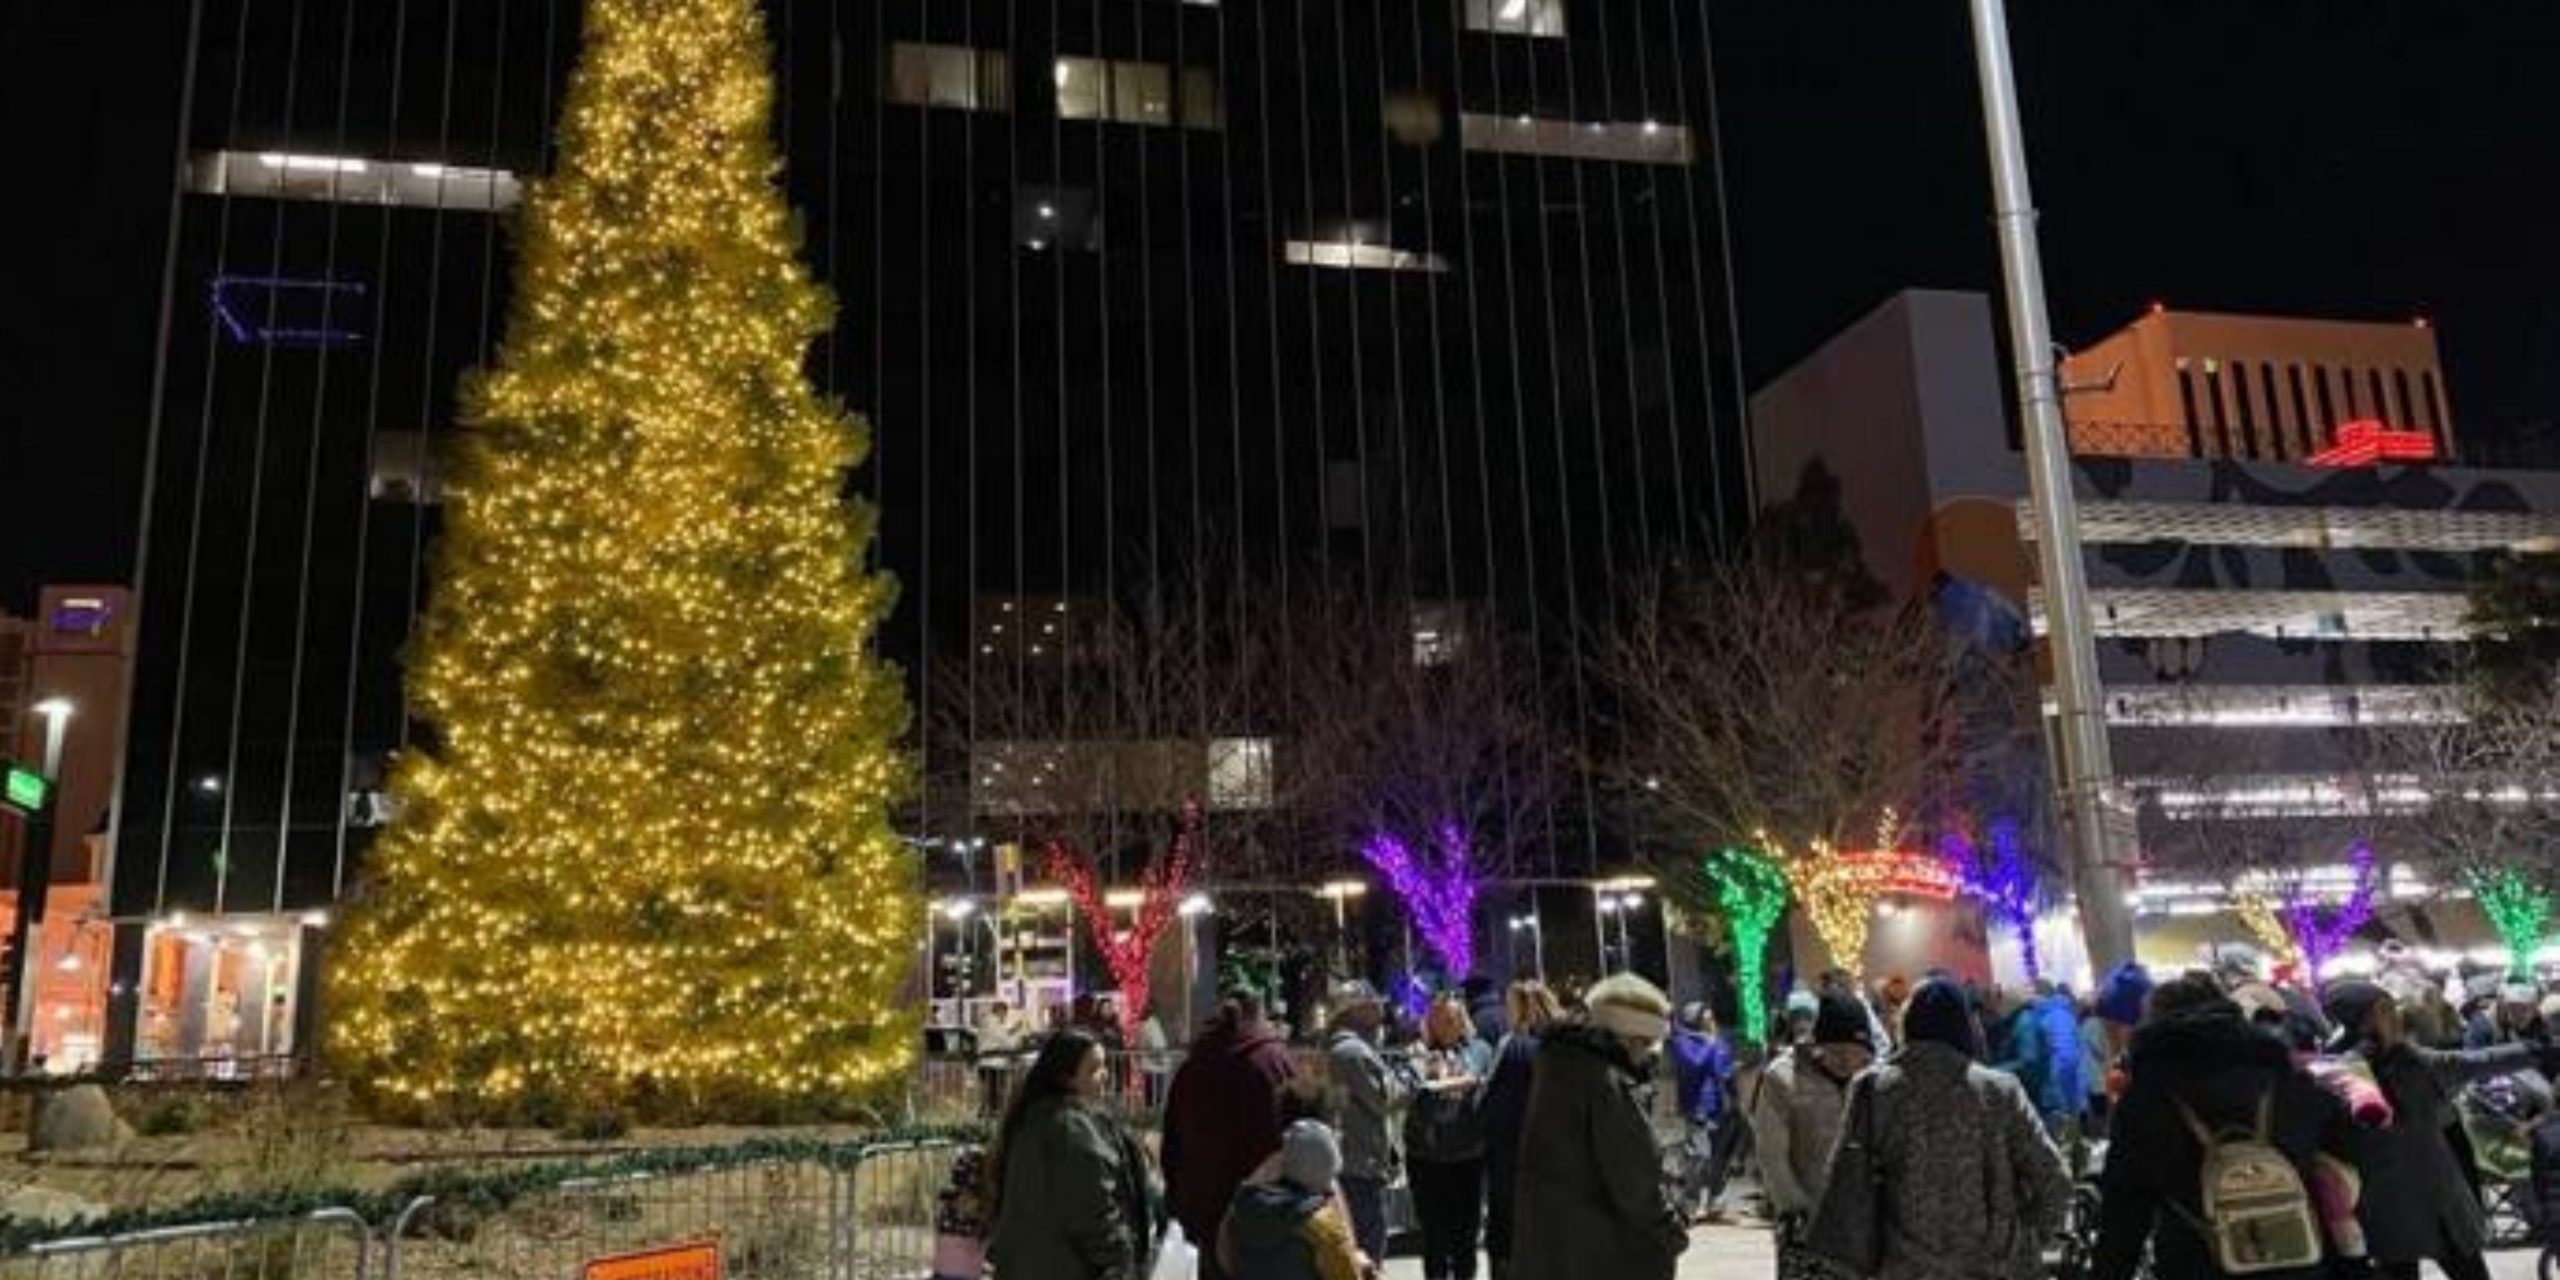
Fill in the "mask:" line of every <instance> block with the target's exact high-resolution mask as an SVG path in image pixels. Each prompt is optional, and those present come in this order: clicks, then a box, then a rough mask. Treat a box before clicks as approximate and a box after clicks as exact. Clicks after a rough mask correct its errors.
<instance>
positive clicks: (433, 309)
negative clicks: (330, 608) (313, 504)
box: [400, 0, 459, 751]
mask: <svg viewBox="0 0 2560 1280" xmlns="http://www.w3.org/2000/svg"><path fill="white" fill-rule="evenodd" d="M458 2H459V0H445V6H444V44H443V46H442V50H441V51H442V54H443V57H442V62H443V66H444V76H443V80H442V83H441V86H440V87H439V89H438V90H437V95H436V151H435V153H436V154H437V155H439V156H442V155H446V154H449V153H450V151H451V148H452V145H453V64H454V61H455V59H454V56H453V54H454V50H453V46H454V33H455V30H456V8H457V4H458ZM427 219H428V227H429V234H428V236H427V323H426V340H425V342H424V344H423V345H422V348H421V352H420V365H421V367H422V368H423V369H424V370H425V373H426V376H425V377H424V378H421V379H420V380H419V383H418V454H419V456H420V457H424V458H432V457H434V456H435V452H436V450H435V444H436V429H435V395H436V392H435V387H436V346H437V340H438V338H439V336H440V335H439V333H438V332H437V328H436V326H437V324H438V323H439V322H440V321H441V320H442V318H443V314H442V313H443V310H444V232H445V204H444V182H443V180H442V179H438V180H437V182H436V201H435V205H434V206H433V210H432V212H430V213H429V214H428V215H427ZM426 560H427V504H426V503H423V502H421V503H419V504H418V505H417V507H416V508H415V509H414V510H412V511H411V512H410V515H409V611H408V612H407V613H405V614H403V615H401V616H402V618H404V619H405V620H406V621H407V623H408V625H409V626H412V627H416V626H419V625H421V622H422V620H421V619H420V617H419V612H418V611H419V604H420V601H419V586H420V584H422V583H423V582H425V581H426V576H427V562H426ZM411 725H412V721H411V718H410V717H408V716H406V715H403V716H402V717H401V718H400V749H401V750H404V751H405V750H407V749H408V746H409V734H410V729H411Z"/></svg>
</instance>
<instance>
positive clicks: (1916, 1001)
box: [1902, 978, 1982, 1062]
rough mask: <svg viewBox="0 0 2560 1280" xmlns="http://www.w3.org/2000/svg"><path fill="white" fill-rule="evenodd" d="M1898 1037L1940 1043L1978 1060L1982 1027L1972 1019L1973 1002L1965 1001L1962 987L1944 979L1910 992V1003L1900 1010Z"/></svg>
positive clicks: (1980, 1057) (1935, 980) (1918, 1041)
mask: <svg viewBox="0 0 2560 1280" xmlns="http://www.w3.org/2000/svg"><path fill="white" fill-rule="evenodd" d="M1902 1038H1903V1039H1905V1040H1907V1041H1910V1042H1912V1043H1914V1044H1917V1043H1920V1042H1921V1041H1928V1042H1929V1043H1932V1044H1942V1045H1945V1046H1947V1047H1948V1048H1950V1049H1953V1050H1955V1051H1956V1052H1958V1053H1961V1054H1963V1055H1964V1056H1966V1057H1968V1058H1971V1059H1973V1060H1974V1061H1976V1062H1980V1061H1981V1060H1982V1024H1981V1023H1980V1022H1979V1021H1977V1020H1975V1018H1974V1016H1973V1002H1972V1001H1970V1000H1967V999H1966V998H1965V994H1964V988H1962V987H1959V986H1957V985H1956V984H1954V983H1952V982H1949V981H1947V980H1946V979H1944V978H1932V979H1930V980H1929V981H1927V982H1923V983H1921V984H1920V989H1919V990H1917V991H1914V992H1912V993H1911V1003H1910V1004H1909V1005H1908V1006H1906V1007H1905V1008H1904V1009H1903V1011H1902Z"/></svg>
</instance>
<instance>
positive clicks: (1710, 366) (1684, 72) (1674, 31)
mask: <svg viewBox="0 0 2560 1280" xmlns="http://www.w3.org/2000/svg"><path fill="white" fill-rule="evenodd" d="M1705 9H1706V6H1705V4H1704V0H1700V4H1699V13H1700V15H1701V16H1702V17H1703V16H1704V14H1705ZM1687 38H1688V32H1687V31H1686V30H1685V29H1684V28H1683V27H1682V26H1681V24H1680V19H1679V14H1678V12H1677V11H1674V12H1673V13H1672V15H1671V39H1670V40H1669V41H1668V42H1667V43H1668V44H1669V45H1670V46H1671V59H1672V68H1671V71H1672V77H1673V78H1674V79H1675V80H1677V81H1678V82H1679V85H1680V114H1681V115H1682V116H1683V117H1684V120H1683V123H1684V124H1686V125H1687V126H1688V127H1689V140H1690V157H1689V163H1688V165H1687V169H1688V175H1687V176H1688V180H1689V181H1688V186H1689V199H1688V201H1687V204H1688V209H1689V236H1688V239H1689V253H1688V258H1689V292H1690V302H1691V304H1692V305H1693V306H1694V307H1695V308H1696V310H1697V335H1698V385H1699V390H1700V391H1701V392H1703V393H1704V395H1705V401H1704V404H1705V407H1706V413H1707V476H1706V478H1707V482H1708V486H1709V487H1708V489H1707V496H1708V498H1709V499H1710V510H1711V513H1712V514H1713V516H1714V518H1715V537H1716V541H1718V542H1722V541H1723V540H1724V538H1725V536H1726V535H1727V534H1728V533H1730V532H1732V528H1733V526H1732V523H1731V521H1730V519H1729V518H1728V517H1727V515H1726V513H1725V507H1724V498H1725V492H1724V491H1725V483H1724V448H1723V442H1722V441H1721V440H1720V439H1718V437H1719V436H1721V435H1723V434H1724V432H1723V429H1722V425H1721V424H1720V423H1719V422H1718V421H1717V416H1716V362H1715V357H1714V355H1713V354H1711V348H1710V346H1709V337H1708V334H1709V331H1710V328H1711V326H1710V325H1709V324H1708V322H1707V275H1706V268H1705V267H1704V266H1703V265H1701V262H1700V259H1701V258H1702V257H1703V255H1704V254H1705V253H1706V251H1707V246H1706V245H1705V244H1704V243H1703V242H1702V241H1701V237H1702V236H1703V235H1704V233H1705V228H1704V227H1703V226H1702V225H1700V221H1699V197H1698V161H1697V138H1698V131H1697V128H1696V123H1695V122H1696V121H1697V120H1698V119H1699V118H1700V116H1701V115H1702V114H1703V113H1701V112H1699V111H1697V110H1696V109H1695V105H1694V103H1692V101H1691V99H1690V84H1689V55H1688V53H1687V52H1686V51H1685V50H1684V49H1682V47H1681V45H1682V42H1683V41H1685V40H1686V39H1687ZM1708 145H1709V146H1711V147H1716V148H1717V149H1718V150H1719V151H1720V150H1721V147H1720V146H1719V145H1718V144H1717V143H1716V141H1715V140H1714V139H1710V140H1709V143H1708ZM1715 158H1716V160H1717V161H1718V163H1719V164H1721V161H1722V157H1721V156H1717V157H1715ZM1719 221H1721V215H1719ZM1725 283H1726V287H1727V288H1731V287H1732V281H1731V280H1730V279H1728V280H1727V281H1726V282H1725ZM1738 373H1739V371H1737V374H1738ZM1746 461H1747V458H1746ZM1744 514H1745V519H1746V520H1747V519H1748V516H1749V513H1748V512H1747V511H1746V512H1745V513H1744Z"/></svg>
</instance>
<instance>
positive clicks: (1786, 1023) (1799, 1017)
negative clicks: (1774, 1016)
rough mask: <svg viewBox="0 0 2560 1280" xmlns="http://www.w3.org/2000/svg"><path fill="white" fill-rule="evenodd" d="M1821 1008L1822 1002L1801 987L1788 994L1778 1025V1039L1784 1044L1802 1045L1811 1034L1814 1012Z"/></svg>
mask: <svg viewBox="0 0 2560 1280" xmlns="http://www.w3.org/2000/svg"><path fill="white" fill-rule="evenodd" d="M1821 1007H1822V1002H1821V1001H1820V1000H1818V999H1816V998H1815V997H1814V994H1813V993H1812V992H1810V991H1807V990H1805V989H1804V988H1802V987H1798V988H1796V989H1795V990H1793V991H1790V992H1788V993H1787V1005H1786V1013H1785V1014H1784V1016H1783V1017H1782V1018H1781V1019H1780V1021H1779V1025H1778V1030H1779V1033H1780V1034H1779V1039H1780V1040H1781V1041H1782V1042H1783V1043H1786V1044H1803V1043H1804V1042H1805V1038H1806V1037H1808V1036H1810V1035H1812V1034H1813V1015H1814V1011H1815V1010H1817V1009H1819V1008H1821Z"/></svg>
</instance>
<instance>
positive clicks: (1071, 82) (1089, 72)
mask: <svg viewBox="0 0 2560 1280" xmlns="http://www.w3.org/2000/svg"><path fill="white" fill-rule="evenodd" d="M1012 74H1013V63H1012V59H1011V58H1010V57H1008V56H1007V55H1006V54H1005V52H1004V51H1003V50H1001V49H976V48H971V47H969V46H967V45H956V44H920V43H914V42H900V43H897V44H893V45H891V46H889V78H888V81H887V84H886V87H885V93H886V96H887V97H888V100H889V101H891V102H895V103H900V104H903V105H906V106H910V107H948V108H953V109H956V110H961V111H1010V110H1012V109H1013V89H1012V79H1011V78H1012ZM1050 80H1051V82H1052V83H1053V85H1054V86H1055V88H1056V90H1057V108H1058V117H1059V118H1060V119H1062V120H1116V121H1118V122H1120V123H1122V124H1148V125H1176V124H1179V125H1182V126H1183V127H1185V128H1191V129H1215V128H1217V127H1218V125H1219V111H1218V78H1217V76H1216V74H1215V73H1213V72H1211V71H1209V70H1208V69H1206V68H1203V67H1174V66H1170V65H1168V64H1166V63H1162V62H1138V61H1131V60H1126V59H1112V58H1085V57H1069V58H1060V59H1058V60H1057V62H1056V63H1055V64H1054V65H1053V66H1052V68H1051V71H1050Z"/></svg>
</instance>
